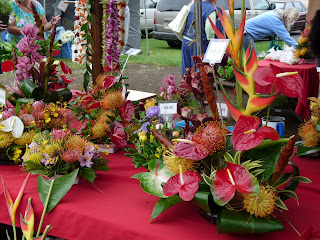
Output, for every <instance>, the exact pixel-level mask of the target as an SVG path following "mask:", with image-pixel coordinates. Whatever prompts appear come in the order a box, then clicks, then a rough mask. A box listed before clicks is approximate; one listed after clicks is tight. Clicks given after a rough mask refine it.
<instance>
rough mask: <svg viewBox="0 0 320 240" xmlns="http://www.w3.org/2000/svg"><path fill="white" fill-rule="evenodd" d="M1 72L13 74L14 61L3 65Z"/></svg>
mask: <svg viewBox="0 0 320 240" xmlns="http://www.w3.org/2000/svg"><path fill="white" fill-rule="evenodd" d="M1 70H2V72H11V71H13V70H14V62H13V61H12V60H7V61H4V62H3V63H2V64H1Z"/></svg>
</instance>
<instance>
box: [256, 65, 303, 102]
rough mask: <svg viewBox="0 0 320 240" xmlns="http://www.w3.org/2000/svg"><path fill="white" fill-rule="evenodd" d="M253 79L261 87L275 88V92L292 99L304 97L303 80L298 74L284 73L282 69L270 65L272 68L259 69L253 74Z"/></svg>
mask: <svg viewBox="0 0 320 240" xmlns="http://www.w3.org/2000/svg"><path fill="white" fill-rule="evenodd" d="M253 79H254V80H255V81H256V82H257V83H258V84H259V85H261V86H268V85H270V86H272V85H274V86H275V89H274V92H276V91H278V90H280V91H281V93H282V94H284V95H286V96H288V97H291V98H297V97H298V98H300V97H301V96H302V78H301V76H300V75H299V74H298V72H283V71H282V70H281V68H279V67H277V66H275V65H273V64H270V67H261V68H258V69H257V70H256V71H255V72H254V73H253Z"/></svg>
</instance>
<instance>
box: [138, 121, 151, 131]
mask: <svg viewBox="0 0 320 240" xmlns="http://www.w3.org/2000/svg"><path fill="white" fill-rule="evenodd" d="M148 125H150V123H149V122H145V123H144V124H142V126H141V128H140V129H141V130H143V131H145V132H146V133H147V132H149V131H148V129H147V126H148Z"/></svg>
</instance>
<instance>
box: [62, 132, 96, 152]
mask: <svg viewBox="0 0 320 240" xmlns="http://www.w3.org/2000/svg"><path fill="white" fill-rule="evenodd" d="M91 146H94V144H93V143H91V142H89V141H88V140H86V139H84V138H82V137H81V136H79V135H72V136H70V137H69V138H68V140H67V141H66V144H65V148H66V149H71V150H76V151H79V152H83V151H85V150H87V149H89V148H90V147H91Z"/></svg>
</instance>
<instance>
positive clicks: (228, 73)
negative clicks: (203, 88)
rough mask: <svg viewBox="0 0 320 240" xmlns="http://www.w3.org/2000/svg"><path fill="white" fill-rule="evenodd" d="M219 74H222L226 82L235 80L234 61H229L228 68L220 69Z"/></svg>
mask: <svg viewBox="0 0 320 240" xmlns="http://www.w3.org/2000/svg"><path fill="white" fill-rule="evenodd" d="M223 68H224V72H223ZM218 73H219V74H220V76H221V77H222V78H224V79H226V80H231V79H234V77H235V75H234V71H233V67H232V60H231V59H230V58H229V60H228V65H227V66H225V67H219V69H218Z"/></svg>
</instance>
